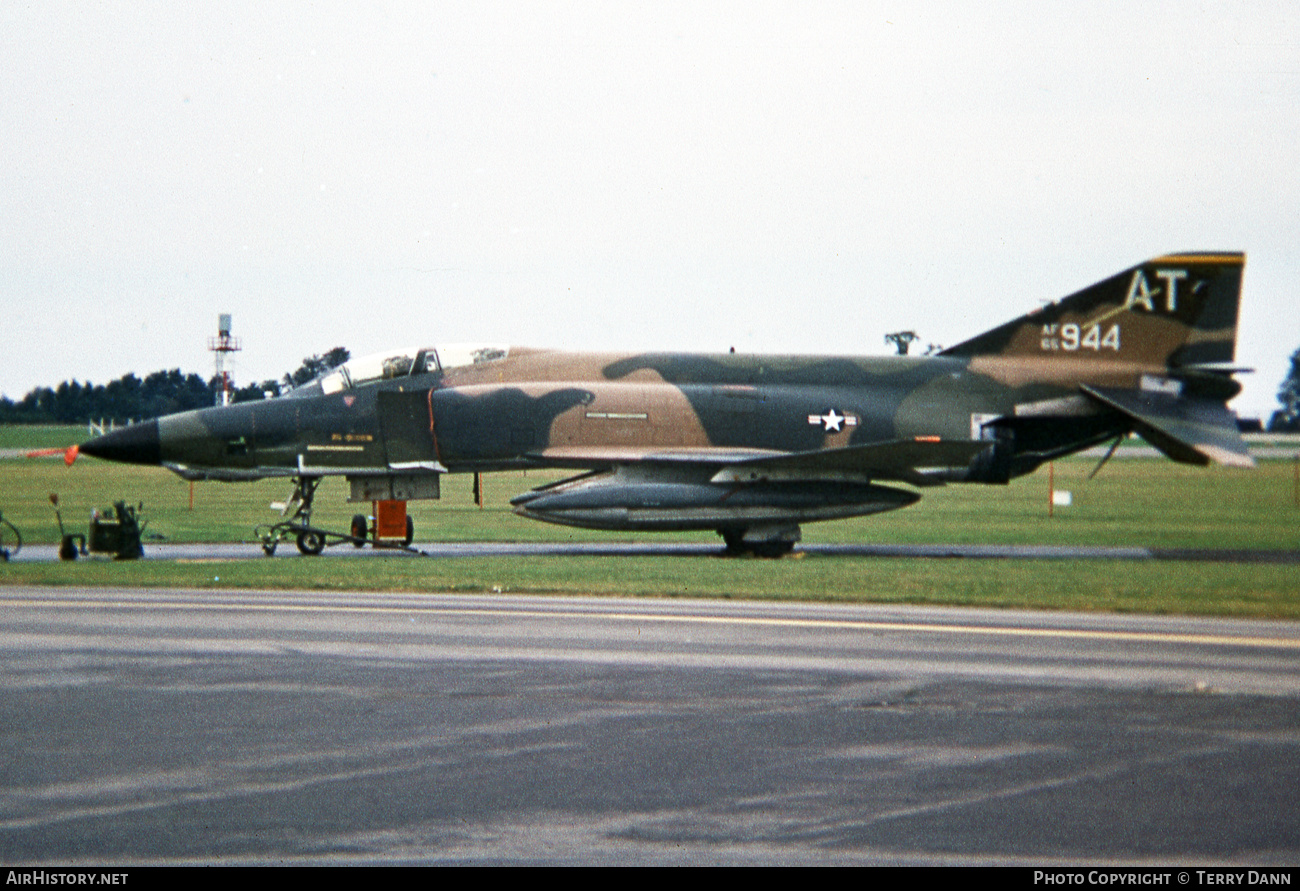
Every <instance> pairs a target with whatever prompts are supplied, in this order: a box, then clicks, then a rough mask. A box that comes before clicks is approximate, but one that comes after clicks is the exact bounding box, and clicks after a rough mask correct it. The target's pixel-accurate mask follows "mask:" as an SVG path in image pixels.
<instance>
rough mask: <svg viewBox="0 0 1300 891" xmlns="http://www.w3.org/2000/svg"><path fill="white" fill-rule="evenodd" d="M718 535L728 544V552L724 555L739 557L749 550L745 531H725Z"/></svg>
mask: <svg viewBox="0 0 1300 891" xmlns="http://www.w3.org/2000/svg"><path fill="white" fill-rule="evenodd" d="M718 534H719V535H721V536H722V540H723V541H724V542H726V543H727V550H726V551H725V552H724V553H726V555H727V556H728V557H739V556H740V555H741V554H743V553H745V551H746V550H748V549H747V548H746V547H745V531H744V530H743V529H725V530H721V531H719V532H718Z"/></svg>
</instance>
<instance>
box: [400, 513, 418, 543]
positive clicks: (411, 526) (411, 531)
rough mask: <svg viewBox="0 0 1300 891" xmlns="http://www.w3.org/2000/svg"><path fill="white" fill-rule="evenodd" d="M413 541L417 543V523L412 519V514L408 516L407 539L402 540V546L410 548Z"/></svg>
mask: <svg viewBox="0 0 1300 891" xmlns="http://www.w3.org/2000/svg"><path fill="white" fill-rule="evenodd" d="M413 541H415V521H414V520H412V519H411V515H410V514H407V515H406V538H404V539H402V544H404V545H406V546H407V547H408V548H409V547H410V546H411V542H413Z"/></svg>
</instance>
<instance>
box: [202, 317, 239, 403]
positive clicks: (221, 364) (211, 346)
mask: <svg viewBox="0 0 1300 891" xmlns="http://www.w3.org/2000/svg"><path fill="white" fill-rule="evenodd" d="M241 349H243V347H241V346H240V344H239V338H238V337H233V336H231V334H230V313H222V314H221V315H219V316H217V336H216V337H209V338H208V350H209V351H210V352H211V353H213V354H214V355H215V356H216V362H215V364H216V367H217V379H218V380H220V381H221V393H220V394H219V395H218V396H217V405H229V404H230V372H229V371H227V370H226V353H237V352H239V351H240V350H241Z"/></svg>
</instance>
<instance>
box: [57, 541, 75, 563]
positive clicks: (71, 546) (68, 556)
mask: <svg viewBox="0 0 1300 891" xmlns="http://www.w3.org/2000/svg"><path fill="white" fill-rule="evenodd" d="M59 559H60V560H76V559H77V543H76V542H75V541H73V540H72V536H71V535H65V536H63V542H62V543H61V544H60V545H59Z"/></svg>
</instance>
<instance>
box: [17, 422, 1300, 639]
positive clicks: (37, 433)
mask: <svg viewBox="0 0 1300 891" xmlns="http://www.w3.org/2000/svg"><path fill="white" fill-rule="evenodd" d="M84 438H85V431H84V429H82V428H0V449H15V448H49V447H54V446H60V445H66V444H68V443H70V442H75V441H77V440H80V439H84ZM1094 466H1095V460H1090V459H1082V458H1079V459H1069V460H1066V461H1061V462H1057V464H1056V466H1055V480H1056V488H1058V489H1068V490H1070V491H1071V492H1072V494H1073V502H1074V503H1073V504H1072V505H1071V506H1070V507H1065V508H1060V507H1058V508H1056V509H1055V511H1054V516H1052V517H1051V518H1049V517H1048V509H1047V502H1048V491H1047V489H1048V486H1047V469H1046V468H1044V469H1042V470H1040V471H1039V472H1038V473H1036V474H1034V475H1032V476H1029V477H1024V478H1022V479H1019V480H1016V481H1014V482H1013V483H1011V484H1010V485H1009V486H981V485H954V486H947V487H944V488H940V489H934V490H929V491H927V492H926V493H925V495H924V497H923V499H922V500H921V502H920V503H919V504H917V505H916V506H914V507H911V508H907V509H905V510H901V511H896V512H894V513H890V514H883V515H880V516H876V517H868V518H863V519H858V520H845V521H839V522H833V523H816V524H810V525H807V526H804V527H803V531H804V539H805V541H809V542H814V541H815V542H866V543H936V544H946V543H989V544H1013V543H1026V544H1092V545H1137V546H1152V547H1184V548H1227V549H1245V550H1254V549H1259V550H1297V549H1300V508H1298V507H1297V506H1296V503H1295V497H1296V496H1295V489H1294V486H1295V480H1294V473H1295V467H1294V464H1293V462H1292V461H1290V460H1264V461H1261V462H1260V463H1259V466H1258V468H1256V469H1255V470H1250V471H1243V470H1231V469H1225V468H1218V467H1213V468H1208V469H1201V468H1192V467H1186V466H1183V465H1179V464H1175V463H1173V462H1171V461H1165V460H1158V459H1139V458H1130V459H1119V458H1117V459H1115V460H1113V461H1111V462H1110V463H1109V464H1108V465H1107V466H1106V468H1105V469H1104V470H1103V471H1102V472H1101V474H1100V475H1099V476H1098V477H1097V478H1096V479H1093V480H1088V479H1087V475H1088V474H1089V473H1090V472H1091V471H1092V469H1093V467H1094ZM555 476H556V475H555V474H551V473H545V474H541V473H536V472H533V473H528V474H523V473H507V474H496V475H492V476H488V477H486V478H485V488H486V502H487V507H486V508H485V509H482V510H480V509H479V508H477V507H476V506H475V505H474V504H473V501H472V497H471V488H470V487H471V483H470V479H469V478H468V477H459V476H457V477H450V478H448V479H445V480H444V482H443V499H442V500H440V501H436V502H412V503H411V505H410V509H411V514H412V516H413V517H414V520H415V524H416V539H417V541H421V540H426V541H432V540H439V541H619V540H644V536H641V537H639V538H638V537H635V536H632V535H629V534H620V533H602V532H595V531H585V530H579V529H569V528H565V527H559V526H549V525H546V524H541V523H535V522H532V521H529V520H525V519H522V518H519V517H516V516H514V515H513V514H512V513H510V510H509V504H508V502H509V498H510V497H511V496H512V495H515V494H517V493H519V492H522V491H524V490H526V489H528V488H530V487H532V486H535V485H538V484H540V483H542V482H545V481H547V480H550V479H553V478H555ZM289 491H290V486H289V484H288V483H287V482H285V481H279V482H260V483H237V484H236V483H214V482H206V483H197V484H195V485H194V486H193V507H192V508H191V504H190V498H191V486H190V484H189V483H187V482H185V481H184V480H181V479H179V478H178V477H176V476H174V475H172V474H171V473H169V472H167V471H165V470H161V469H157V468H136V467H128V466H122V465H112V464H108V463H106V462H101V461H97V460H95V459H91V458H81V459H80V460H78V461H77V463H76V464H75V465H74V466H73V467H71V468H68V467H65V466H64V465H63V463H62V461H60V460H58V459H25V458H6V459H0V512H2V513H3V515H4V517H5V518H6V519H8V520H10V521H11V522H13V523H14V524H15V525H17V526H18V527H19V529H21V530H22V532H23V536H24V540H25V541H26V542H29V543H32V542H54V541H56V540H57V536H58V529H57V526H56V524H55V520H54V512H53V509H52V508H51V506H50V503H49V498H48V496H49V494H50V493H51V492H57V493H58V494H59V497H60V504H61V506H62V511H63V517H64V521H65V523H67V524H68V525H69V527H70V530H75V531H81V532H84V531H85V528H86V523H87V518H88V516H89V513H90V511H91V509H92V508H96V507H100V508H103V507H107V506H109V505H110V504H111V503H112V502H114V501H116V500H119V499H124V500H127V501H129V502H131V503H140V502H143V504H144V513H143V516H144V517H145V518H146V519H147V520H148V521H149V522H148V527H147V529H146V534H147V535H148V534H152V535H156V536H161V540H166V541H178V542H180V541H184V542H195V541H253V540H254V538H253V535H252V529H253V527H254V526H255V525H256V524H258V523H265V522H272V521H274V520H275V519H276V518H277V517H278V514H277V513H276V512H274V511H272V510H270V509H269V504H270V502H272V501H283V500H284V499H285V498H286V497H287V496H288V494H289ZM345 499H346V484H345V483H344V482H343V481H342V480H334V479H329V480H326V481H325V482H324V483H323V484H322V486H321V488H320V490H319V492H318V493H317V499H316V506H317V510H316V515H315V517H314V519H315V521H316V522H317V523H318V524H319V525H322V526H325V527H327V528H338V529H346V528H347V525H348V520H349V518H350V517H351V516H352V514H354V513H357V512H358V508H359V507H360V509H361V512H368V506H358V505H352V504H348V503H347V502H346V500H345ZM663 537H664V538H668V539H674V540H685V541H697V542H714V541H719V540H718V539H717V537H716V536H714V535H712V534H711V533H681V534H673V535H668V536H663ZM719 545H720V542H719ZM290 547H291V546H290ZM327 553H328V552H327ZM5 581H7V582H10V583H48V584H62V585H87V586H93V585H111V584H144V585H185V586H195V587H204V586H218V585H219V586H221V587H231V586H234V587H298V588H337V589H386V590H416V591H420V590H428V591H447V590H457V591H484V590H495V589H500V590H502V591H519V592H564V593H609V594H626V595H644V596H700V597H743V598H787V599H813V600H828V601H856V602H880V603H890V602H898V603H934V604H959V605H981V606H1004V607H1043V608H1052V609H1080V610H1124V611H1141V612H1157V613H1189V614H1193V613H1200V614H1222V615H1243V616H1263V617H1291V618H1300V571H1297V568H1296V567H1294V566H1282V565H1270V564H1243V563H1203V562H1197V563H1190V562H1188V563H1183V562H1170V561H1162V562H1135V561H1108V560H1081V561H1063V560H952V559H930V560H926V559H892V558H891V559H880V558H847V557H830V556H821V555H796V557H795V558H790V559H785V560H778V561H770V560H752V559H738V560H724V559H710V558H693V557H692V558H683V557H666V556H665V557H645V558H627V557H595V556H593V557H576V558H575V557H525V558H517V557H512V558H457V559H443V560H423V559H413V558H410V557H408V556H405V555H399V554H394V555H392V556H391V557H386V558H382V559H368V560H331V559H329V558H328V557H326V558H323V559H314V560H313V559H291V560H279V559H277V560H264V559H256V560H240V561H225V562H222V563H219V564H209V563H204V564H195V563H180V562H174V561H166V560H156V559H155V560H144V561H139V562H127V563H113V562H110V561H101V560H82V561H77V562H76V563H69V564H57V563H51V564H9V565H7V566H5V567H4V568H3V569H0V582H5Z"/></svg>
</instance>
